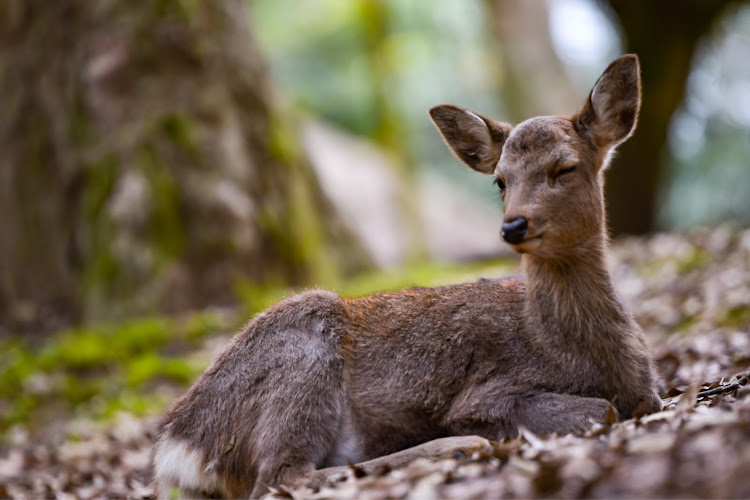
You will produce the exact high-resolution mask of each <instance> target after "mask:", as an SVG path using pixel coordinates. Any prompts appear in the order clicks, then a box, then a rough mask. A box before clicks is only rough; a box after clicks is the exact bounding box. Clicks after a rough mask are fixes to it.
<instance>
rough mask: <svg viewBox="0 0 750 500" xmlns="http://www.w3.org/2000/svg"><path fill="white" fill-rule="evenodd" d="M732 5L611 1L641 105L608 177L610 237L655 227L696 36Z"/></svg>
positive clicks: (696, 0)
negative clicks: (635, 70) (633, 63)
mask: <svg viewBox="0 0 750 500" xmlns="http://www.w3.org/2000/svg"><path fill="white" fill-rule="evenodd" d="M729 3H731V2H720V1H716V0H682V1H676V0H672V1H657V2H654V1H652V0H610V2H609V4H610V5H611V6H612V8H613V10H614V11H615V13H616V14H617V16H618V17H619V20H620V24H621V26H622V29H623V33H624V36H625V44H626V48H627V52H635V53H637V54H638V56H639V57H640V60H641V70H642V71H641V76H642V80H643V103H642V106H641V116H640V120H639V121H638V129H637V131H636V133H635V135H634V136H633V137H632V138H630V139H629V140H628V141H627V142H626V143H625V144H623V145H622V146H621V147H620V148H619V151H618V154H617V159H616V160H615V166H614V168H612V170H611V171H610V172H608V173H607V201H608V204H609V209H608V215H609V226H610V230H611V232H612V233H614V234H622V233H629V234H641V233H646V232H649V231H651V230H653V229H654V222H655V219H656V217H655V215H656V209H657V206H656V203H657V193H658V190H659V185H660V182H662V180H663V172H664V164H665V161H664V160H665V157H666V154H667V153H666V151H665V147H666V144H667V136H668V133H669V125H670V122H671V119H672V115H673V114H674V112H675V111H676V110H677V108H678V107H679V106H680V105H681V104H682V102H683V100H684V97H685V83H686V81H687V77H688V75H689V73H690V66H691V63H692V60H693V54H694V52H695V48H696V46H697V44H698V41H699V40H700V38H701V37H702V36H703V35H704V34H706V33H707V32H708V31H709V29H710V28H711V26H712V25H713V23H714V22H715V21H716V19H717V18H718V17H719V16H720V15H721V14H722V12H724V11H725V8H726V7H727V5H728V4H729Z"/></svg>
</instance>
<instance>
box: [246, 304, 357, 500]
mask: <svg viewBox="0 0 750 500" xmlns="http://www.w3.org/2000/svg"><path fill="white" fill-rule="evenodd" d="M340 303H341V299H340V298H339V297H338V296H336V295H335V294H332V293H329V292H319V291H314V292H306V293H304V294H301V295H299V296H296V297H294V298H292V299H290V300H288V301H286V303H284V304H282V307H281V308H279V310H278V311H275V312H272V313H271V314H269V317H268V318H267V319H266V320H265V321H264V323H266V327H267V328H268V329H271V328H273V329H274V330H275V332H274V333H273V335H272V337H273V338H270V339H268V341H267V342H268V344H273V346H272V348H271V346H270V345H267V346H266V349H267V352H268V351H273V352H269V354H268V356H267V359H266V363H269V369H268V371H267V376H266V378H265V380H264V382H263V384H262V387H258V388H257V389H256V390H260V391H262V392H263V395H262V396H260V397H259V400H260V401H262V404H261V405H259V406H260V408H259V410H260V412H261V413H260V416H259V418H258V420H257V423H256V424H255V428H254V429H253V431H252V434H253V436H254V439H253V441H254V445H253V448H254V455H255V457H254V458H255V463H256V464H257V476H256V479H255V483H254V485H253V489H252V491H251V492H250V496H251V497H252V498H256V497H258V496H261V495H262V494H264V493H265V492H266V491H268V488H269V487H278V486H282V485H284V484H293V483H295V482H296V480H297V479H298V478H300V477H303V476H304V475H305V474H306V473H308V472H310V471H312V470H315V469H316V468H317V467H319V466H321V465H322V464H323V463H324V462H325V459H326V457H327V456H328V455H329V454H330V453H331V452H332V449H333V448H334V446H335V443H336V438H337V435H338V434H339V432H340V429H341V427H342V425H343V420H344V407H345V391H344V381H343V368H342V362H341V356H340V353H339V349H338V339H337V335H336V332H335V330H336V329H337V328H338V329H340V328H342V327H344V326H345V325H343V324H342V323H341V322H340V321H337V319H339V318H340V316H338V314H337V312H338V311H339V310H340ZM270 365H273V366H270ZM240 456H241V455H240ZM243 463H244V461H243V460H240V463H238V464H237V466H238V467H242V465H243ZM237 472H239V471H237ZM245 494H247V492H245Z"/></svg>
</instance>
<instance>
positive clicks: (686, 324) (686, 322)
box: [674, 314, 700, 332]
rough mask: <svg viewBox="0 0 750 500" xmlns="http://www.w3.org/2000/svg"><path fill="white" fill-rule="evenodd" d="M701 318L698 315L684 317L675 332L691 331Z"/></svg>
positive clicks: (676, 326)
mask: <svg viewBox="0 0 750 500" xmlns="http://www.w3.org/2000/svg"><path fill="white" fill-rule="evenodd" d="M699 318H700V316H698V315H696V314H689V315H687V316H685V317H683V318H682V319H681V320H680V322H679V323H677V325H675V327H674V331H675V332H686V331H688V330H690V329H691V328H692V327H693V326H695V324H696V323H697V322H698V319H699Z"/></svg>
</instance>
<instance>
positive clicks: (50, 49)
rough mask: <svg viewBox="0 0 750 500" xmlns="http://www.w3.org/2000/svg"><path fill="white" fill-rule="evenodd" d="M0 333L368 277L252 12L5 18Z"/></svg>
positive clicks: (218, 6)
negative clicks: (273, 72)
mask: <svg viewBox="0 0 750 500" xmlns="http://www.w3.org/2000/svg"><path fill="white" fill-rule="evenodd" d="M0 92H1V93H2V94H1V95H3V102H4V104H3V106H4V110H3V117H2V120H0V176H2V177H0V230H1V231H2V234H3V236H2V238H0V324H2V327H3V328H5V329H6V330H8V331H19V332H21V331H37V330H40V329H48V330H49V329H55V328H59V327H60V326H63V325H67V324H71V323H74V322H77V321H80V320H81V319H91V318H99V317H111V316H113V315H115V316H117V315H123V314H132V313H144V312H154V311H157V310H158V311H180V310H185V309H189V308H195V307H204V306H208V305H214V304H227V303H231V302H232V301H233V293H232V287H233V286H234V285H235V284H236V281H237V279H239V278H244V279H248V280H251V281H255V282H264V283H268V282H274V283H296V284H300V283H309V282H311V281H316V280H321V279H326V278H330V277H331V276H333V275H336V274H337V273H339V272H348V271H352V270H354V269H358V268H361V267H362V266H364V265H366V264H367V262H368V259H367V258H366V257H365V256H364V253H363V251H362V250H361V247H360V246H359V245H358V244H357V243H356V242H355V241H354V240H353V238H351V237H350V236H349V235H348V234H347V232H346V231H345V230H344V228H343V225H342V224H340V222H339V221H338V218H337V217H336V214H335V213H333V210H332V208H331V205H330V204H329V203H328V202H327V200H325V199H324V197H323V195H322V193H321V191H320V189H319V187H318V184H317V181H316V179H315V177H314V174H313V173H312V170H311V169H310V168H309V166H308V164H307V162H306V159H305V157H304V154H303V153H302V152H301V150H300V149H299V147H298V145H297V137H296V135H295V130H294V126H293V124H292V123H290V122H289V121H288V120H285V119H284V118H283V117H282V116H281V114H280V113H279V112H277V109H276V108H275V107H274V106H273V105H272V101H273V92H272V89H271V87H270V84H269V81H268V75H267V71H266V68H265V65H264V61H263V59H262V57H261V55H260V53H259V51H258V49H257V46H256V44H255V42H254V40H253V37H252V34H251V32H250V29H249V24H248V20H247V13H246V9H245V6H244V3H243V2H242V1H240V0H215V1H214V0H212V1H211V2H168V1H160V0H152V1H145V2H127V1H120V2H116V1H113V2H89V1H87V0H56V1H54V2H48V1H46V0H8V1H5V2H3V3H2V5H0Z"/></svg>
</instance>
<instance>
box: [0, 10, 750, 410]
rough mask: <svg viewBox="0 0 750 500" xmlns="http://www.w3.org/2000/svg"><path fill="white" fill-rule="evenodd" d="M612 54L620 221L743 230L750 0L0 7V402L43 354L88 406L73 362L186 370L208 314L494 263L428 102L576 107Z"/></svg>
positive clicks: (486, 189) (495, 111)
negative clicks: (618, 82) (630, 85)
mask: <svg viewBox="0 0 750 500" xmlns="http://www.w3.org/2000/svg"><path fill="white" fill-rule="evenodd" d="M626 52H636V53H637V54H638V55H639V57H640V60H641V65H642V77H643V88H644V90H643V107H642V113H641V118H640V124H639V127H638V131H637V133H636V135H635V136H634V137H633V138H631V139H630V140H629V141H628V142H627V143H626V144H625V145H623V146H622V147H621V148H620V152H619V154H618V157H617V160H616V161H615V162H614V164H613V168H612V169H611V170H610V171H609V172H608V184H607V199H608V205H609V220H610V228H611V231H612V233H613V234H614V235H615V236H617V235H624V234H646V233H650V232H654V231H685V230H687V229H689V228H692V227H695V226H701V225H703V226H705V225H709V226H711V225H716V224H724V223H732V224H736V225H747V224H748V222H750V64H748V60H749V59H748V57H750V4H748V3H747V2H743V1H737V0H735V1H732V0H728V1H718V0H683V1H679V2H678V1H667V0H665V1H658V2H654V1H651V0H608V1H605V0H600V1H598V0H549V1H543V0H524V1H520V0H441V1H439V2H426V1H414V0H399V1H397V0H380V1H379V0H346V1H342V0H307V1H304V2H299V1H293V0H247V1H241V0H212V1H210V2H199V1H194V0H172V1H169V0H147V1H140V2H128V1H125V0H101V1H93V2H92V1H89V0H57V1H55V2H50V1H47V0H4V1H3V2H2V3H1V4H0V95H2V101H1V102H2V105H1V106H0V110H1V112H0V235H1V237H0V339H2V342H3V343H2V346H1V348H0V361H2V362H3V364H5V366H10V367H12V369H11V368H8V369H7V370H6V371H5V373H4V377H5V378H3V379H2V380H0V395H2V394H1V393H2V392H3V391H5V392H6V393H7V392H12V391H16V390H17V388H18V387H19V384H20V383H21V382H19V381H25V382H23V383H24V384H26V385H24V386H23V387H24V388H26V389H29V391H30V393H34V391H36V392H37V393H39V394H44V391H50V390H51V389H50V384H53V382H50V380H48V379H45V378H44V376H40V377H41V378H40V377H36V378H34V377H28V376H27V375H28V374H30V373H37V372H38V371H39V370H41V371H42V372H43V371H44V369H45V368H44V366H52V365H54V364H55V363H63V364H64V363H69V364H70V366H71V367H72V368H73V369H74V370H73V371H72V372H71V373H73V375H71V376H70V378H69V379H64V380H63V382H62V386H61V387H63V389H64V390H66V391H68V390H69V391H70V394H71V395H70V397H71V398H73V399H76V398H78V399H80V400H88V399H87V398H89V399H90V398H91V397H92V395H93V394H99V393H101V392H106V390H107V387H104V386H96V387H93V386H92V387H90V388H89V387H86V386H83V385H81V384H80V383H79V382H78V378H77V376H76V375H75V374H74V371H75V370H90V369H93V370H101V369H103V368H102V367H109V368H107V369H109V370H111V366H112V363H114V362H115V361H117V360H119V361H118V362H120V361H121V362H122V363H130V364H128V365H127V368H123V370H124V371H123V373H124V374H125V375H123V376H124V377H125V380H126V381H125V382H122V383H124V384H126V385H127V384H130V387H131V388H141V387H142V385H140V384H142V382H143V381H144V380H148V379H149V377H150V376H151V375H153V374H154V373H156V374H159V375H160V376H168V377H173V378H175V379H178V380H184V381H189V380H190V379H191V377H193V374H194V372H195V370H194V369H191V368H190V367H185V366H183V365H181V364H179V363H177V364H174V363H173V364H171V365H170V364H169V363H167V362H166V361H164V359H162V358H160V357H158V356H156V355H155V354H153V352H154V351H155V349H156V347H158V346H162V345H163V344H164V343H165V342H166V341H167V340H166V339H168V338H172V337H175V336H176V337H177V338H179V339H180V341H181V342H184V343H187V344H189V343H190V342H192V341H193V340H195V339H198V338H200V337H201V336H202V335H203V334H204V333H205V332H210V331H214V330H216V329H217V328H218V329H220V328H227V329H231V328H232V327H233V321H235V320H231V321H230V320H225V319H222V318H225V316H223V314H224V313H223V312H222V311H226V310H230V311H235V310H236V308H237V306H238V305H240V306H241V311H242V314H240V316H242V317H243V318H246V315H247V314H251V313H252V312H254V311H256V310H258V309H260V308H262V307H263V306H265V305H266V304H267V303H268V302H269V301H271V300H273V299H275V298H278V297H280V296H283V294H284V293H286V291H287V290H288V288H289V287H305V286H326V287H329V288H334V289H336V290H340V291H342V292H343V293H348V294H358V293H364V292H368V291H371V290H373V289H378V288H383V287H391V286H401V285H408V284H410V283H419V284H427V283H429V282H431V281H430V280H431V279H432V278H433V277H434V276H437V275H440V274H441V273H442V272H443V270H444V269H445V267H443V266H450V265H451V264H450V263H451V262H454V263H455V262H459V263H469V262H477V261H479V262H480V263H481V262H486V261H487V259H494V258H498V257H500V258H502V257H503V255H505V254H504V253H503V252H506V250H505V249H504V247H503V245H502V244H501V242H500V239H499V236H498V229H499V225H500V221H501V206H500V202H499V199H498V196H497V194H496V189H495V188H493V186H492V184H491V179H490V178H485V177H483V176H480V175H478V174H475V173H473V172H471V171H469V170H468V169H466V168H464V167H463V166H462V165H461V164H460V163H459V162H458V160H456V159H455V158H453V157H452V156H451V155H450V153H449V151H448V149H447V147H445V146H444V145H443V144H442V142H441V140H440V138H439V135H438V133H437V131H436V130H435V129H434V126H433V125H432V124H431V122H430V121H429V117H428V115H427V110H428V109H429V108H430V107H431V106H433V105H435V104H438V103H453V104H458V105H461V106H464V107H468V108H471V109H474V110H476V111H477V112H480V113H482V114H484V115H487V116H490V117H494V118H496V119H499V120H503V121H508V122H511V123H517V122H520V121H522V120H524V119H526V118H529V117H531V116H534V115H540V114H572V113H573V112H575V111H576V109H577V108H578V107H579V106H580V104H582V103H583V101H584V99H585V98H586V97H587V95H588V92H589V90H590V89H591V87H592V86H593V84H594V82H595V80H596V78H597V77H598V76H599V75H600V74H601V72H602V71H603V70H604V69H605V68H606V66H607V65H608V64H609V62H610V61H611V60H612V59H614V58H615V57H617V56H618V55H620V54H623V53H626ZM462 265H463V264H462ZM467 265H469V266H471V265H474V264H467ZM480 267H481V264H480ZM450 275H451V276H452V277H455V274H450ZM363 276H364V278H362V277H363ZM383 276H387V278H382V277H383ZM196 311H199V312H196ZM133 318H141V319H137V320H134V319H133ZM142 318H147V319H142ZM86 325H99V326H96V327H89V326H86ZM101 325H108V326H101ZM56 332H63V333H57V335H53V334H55V333H56ZM102 339H104V340H102ZM29 345H32V346H37V347H36V348H39V346H43V351H42V352H43V355H39V356H37V355H36V354H31V352H32V351H29V350H28V349H29ZM33 352H35V353H36V352H37V351H33ZM135 352H138V353H140V354H141V356H140V357H133V356H130V354H133V353H135ZM45 353H46V354H45ZM128 353H130V354H128ZM45 356H46V357H45ZM40 363H41V364H40ZM44 363H47V365H44ZM175 363H176V362H175ZM92 365H93V366H94V368H92ZM123 366H125V365H123ZM202 366H204V365H202ZM14 370H15V371H14ZM118 383H121V382H118ZM54 384H57V385H56V387H57V386H60V384H61V382H59V381H56V382H54ZM61 390H62V389H61ZM118 394H120V393H118ZM133 397H135V396H133ZM29 398H31V399H29V400H28V401H27V403H24V404H26V406H27V407H28V408H31V407H33V406H34V405H36V404H37V403H36V402H35V401H36V400H34V399H33V397H32V396H29ZM140 404H142V402H135V403H133V405H134V406H138V405H140ZM2 406H3V402H2V398H0V410H2V409H3V408H2ZM6 406H7V404H6ZM28 408H26V409H24V408H23V407H22V408H21V409H19V406H18V405H15V406H13V409H14V410H13V411H17V412H20V413H18V415H22V414H23V412H24V411H26V410H27V409H28ZM13 418H15V417H8V419H7V420H6V421H5V422H6V423H7V422H11V421H12V419H13ZM19 418H20V417H19Z"/></svg>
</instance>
